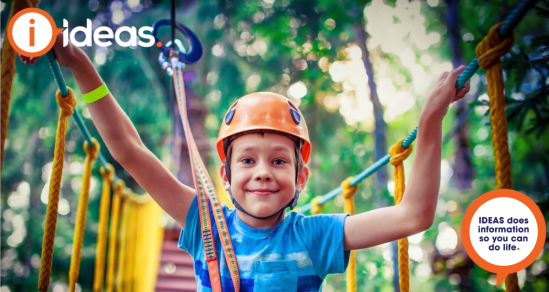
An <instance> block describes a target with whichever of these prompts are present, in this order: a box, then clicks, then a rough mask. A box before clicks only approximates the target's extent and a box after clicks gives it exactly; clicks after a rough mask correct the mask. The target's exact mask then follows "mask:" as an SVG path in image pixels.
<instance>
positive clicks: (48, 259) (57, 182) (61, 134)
mask: <svg viewBox="0 0 549 292" xmlns="http://www.w3.org/2000/svg"><path fill="white" fill-rule="evenodd" d="M55 98H56V99H57V104H58V105H59V107H60V108H61V112H60V113H59V121H58V123H57V134H56V137H55V150H54V154H53V166H52V170H51V179H50V193H49V197H48V211H47V213H46V223H45V227H44V238H43V242H42V257H41V258H42V260H41V262H40V276H39V280H38V290H39V291H44V292H45V291H47V290H48V287H49V285H50V275H51V264H52V260H53V244H54V241H55V227H56V226H57V209H58V207H59V192H60V191H61V177H62V175H63V162H64V158H65V136H66V132H67V117H68V116H70V115H72V113H73V110H74V106H75V105H76V99H75V98H74V94H73V92H72V89H70V88H69V94H67V96H66V97H63V96H61V93H60V92H59V90H58V91H57V93H56V94H55Z"/></svg>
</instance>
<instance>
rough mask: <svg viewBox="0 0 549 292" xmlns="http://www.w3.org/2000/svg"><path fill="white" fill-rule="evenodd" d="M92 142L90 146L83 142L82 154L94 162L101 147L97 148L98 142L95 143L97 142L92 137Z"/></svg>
mask: <svg viewBox="0 0 549 292" xmlns="http://www.w3.org/2000/svg"><path fill="white" fill-rule="evenodd" d="M92 142H93V144H92V145H88V141H84V152H85V153H86V156H89V157H90V158H91V160H96V159H97V156H98V155H99V149H100V148H101V147H100V146H99V142H97V140H96V139H95V138H93V137H92Z"/></svg>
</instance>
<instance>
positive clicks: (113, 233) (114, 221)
mask: <svg viewBox="0 0 549 292" xmlns="http://www.w3.org/2000/svg"><path fill="white" fill-rule="evenodd" d="M112 188H113V193H114V194H113V197H112V208H111V227H110V230H109V258H108V263H107V292H113V291H114V277H115V269H116V252H117V250H116V248H117V246H116V243H117V241H118V222H119V218H120V199H121V197H122V196H123V195H124V189H125V188H126V183H124V181H123V180H121V179H119V180H118V181H117V183H116V184H114V185H113V187H112Z"/></svg>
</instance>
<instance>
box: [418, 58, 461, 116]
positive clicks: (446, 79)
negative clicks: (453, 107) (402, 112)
mask: <svg viewBox="0 0 549 292" xmlns="http://www.w3.org/2000/svg"><path fill="white" fill-rule="evenodd" d="M464 69H465V66H463V65H461V66H459V67H458V68H456V69H454V70H453V71H452V72H444V73H442V74H441V75H440V77H439V78H438V80H437V82H436V83H435V86H434V87H433V89H432V90H431V93H430V94H429V97H428V98H427V101H426V102H425V106H424V107H423V110H422V111H421V115H422V116H423V115H426V116H428V117H435V118H438V119H440V120H442V119H443V118H444V116H445V115H446V113H447V112H448V107H449V106H450V104H451V103H452V102H454V101H458V100H460V99H462V98H463V97H464V96H465V95H466V94H467V92H469V88H470V84H469V81H467V83H466V84H465V86H463V88H461V89H460V90H456V82H457V79H458V76H459V74H461V72H463V70H464Z"/></svg>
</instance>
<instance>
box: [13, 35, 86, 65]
mask: <svg viewBox="0 0 549 292" xmlns="http://www.w3.org/2000/svg"><path fill="white" fill-rule="evenodd" d="M53 50H54V51H55V59H56V60H57V62H58V63H59V65H61V66H63V67H69V66H70V65H71V64H72V63H73V62H72V61H73V60H74V59H75V58H78V53H79V51H81V50H80V48H78V47H77V46H75V45H73V44H72V43H71V42H69V44H68V45H67V46H66V47H63V34H61V33H60V34H58V35H57V39H56V40H55V44H54V45H53ZM19 58H20V59H21V61H23V63H25V65H32V64H34V63H36V61H38V59H39V58H40V57H26V56H22V55H19Z"/></svg>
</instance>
